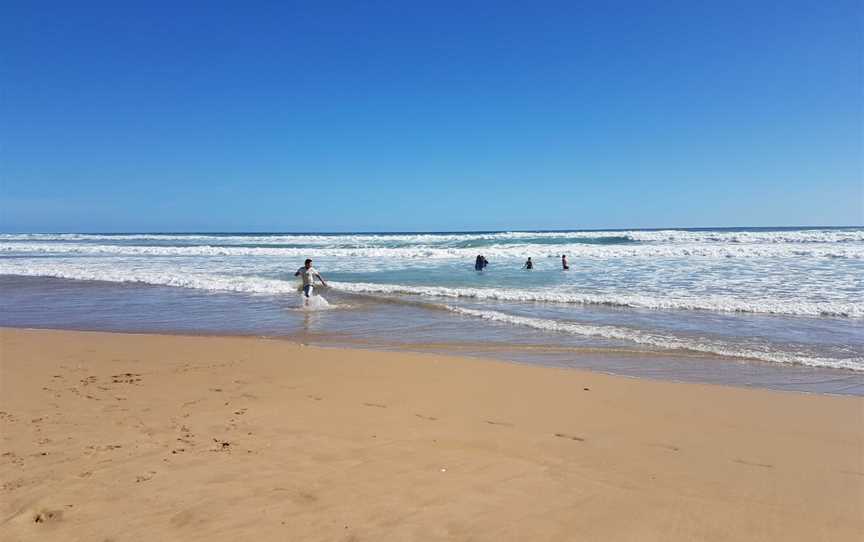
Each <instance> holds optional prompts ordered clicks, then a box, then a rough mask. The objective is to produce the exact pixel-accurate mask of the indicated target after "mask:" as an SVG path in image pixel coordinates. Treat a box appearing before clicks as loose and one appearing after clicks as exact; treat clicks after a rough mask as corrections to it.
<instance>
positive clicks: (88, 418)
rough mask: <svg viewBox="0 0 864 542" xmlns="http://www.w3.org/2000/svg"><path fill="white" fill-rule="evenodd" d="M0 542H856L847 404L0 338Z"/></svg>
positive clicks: (860, 448)
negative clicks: (818, 541)
mask: <svg viewBox="0 0 864 542" xmlns="http://www.w3.org/2000/svg"><path fill="white" fill-rule="evenodd" d="M0 355H2V373H0V377H2V381H0V386H2V387H0V392H2V393H0V431H2V442H0V454H2V457H0V479H2V490H0V495H2V502H0V539H2V540H4V541H19V540H21V541H26V540H64V541H66V540H69V541H72V540H87V541H105V540H115V541H123V540H207V541H216V540H232V541H233V540H301V541H307V540H358V541H359V540H378V541H380V540H495V541H499V540H530V541H536V540H603V541H609V540H633V541H648V540H663V541H668V540H807V541H812V540H831V541H836V540H862V539H864V464H862V463H864V399H862V398H857V397H828V396H815V395H803V394H792V393H780V392H771V391H763V390H749V389H736V388H727V387H721V386H702V385H693V384H678V383H666V382H652V381H643V380H635V379H628V378H620V377H611V376H605V375H600V374H594V373H587V372H580V371H575V370H559V369H549V368H539V367H528V366H519V365H512V364H506V363H497V362H491V361H480V360H474V359H458V358H448V357H442V356H433V355H410V354H401V353H378V352H370V351H351V350H336V349H333V350H330V349H318V348H310V347H304V346H302V345H297V344H292V343H287V342H283V341H276V340H266V339H252V338H214V337H179V336H157V335H124V334H105V333H85V332H60V331H25V330H9V329H6V330H2V331H0Z"/></svg>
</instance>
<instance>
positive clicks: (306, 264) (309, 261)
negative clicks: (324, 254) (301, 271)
mask: <svg viewBox="0 0 864 542" xmlns="http://www.w3.org/2000/svg"><path fill="white" fill-rule="evenodd" d="M303 265H305V266H306V269H309V268H310V267H312V260H311V258H306V261H305V262H303Z"/></svg>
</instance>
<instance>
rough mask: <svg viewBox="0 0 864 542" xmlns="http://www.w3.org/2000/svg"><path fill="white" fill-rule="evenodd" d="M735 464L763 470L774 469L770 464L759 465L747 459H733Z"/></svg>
mask: <svg viewBox="0 0 864 542" xmlns="http://www.w3.org/2000/svg"><path fill="white" fill-rule="evenodd" d="M732 461H734V462H735V463H740V464H742V465H748V466H750V467H761V468H763V469H773V468H774V465H769V464H768V463H757V462H755V461H747V460H746V459H739V458H736V459H733V460H732Z"/></svg>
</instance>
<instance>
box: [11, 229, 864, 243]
mask: <svg viewBox="0 0 864 542" xmlns="http://www.w3.org/2000/svg"><path fill="white" fill-rule="evenodd" d="M532 239H538V240H543V239H571V240H577V241H578V240H586V239H588V240H592V239H596V240H601V241H602V240H604V239H605V240H631V241H641V242H655V243H661V242H662V243H756V244H777V243H849V242H864V228H846V229H835V228H831V229H826V228H813V229H797V230H756V231H753V230H749V231H739V230H735V231H733V230H706V231H693V230H651V231H646V230H621V231H616V230H606V231H570V232H568V231H550V232H522V231H517V232H490V233H443V234H430V233H405V234H395V233H389V234H388V233H384V234H362V233H361V234H327V235H323V234H240V235H237V234H232V235H215V234H206V233H202V234H113V235H111V234H79V233H61V234H53V233H22V234H0V241H49V242H50V241H60V242H76V241H101V242H114V241H149V242H170V241H182V242H200V243H203V244H218V245H221V244H297V245H321V244H323V245H348V246H354V247H361V246H368V245H386V244H390V243H400V244H405V245H418V244H422V245H429V246H434V245H440V244H450V243H459V242H469V241H486V242H490V243H494V242H496V241H503V242H506V241H519V240H532Z"/></svg>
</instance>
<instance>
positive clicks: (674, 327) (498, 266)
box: [0, 228, 864, 393]
mask: <svg viewBox="0 0 864 542" xmlns="http://www.w3.org/2000/svg"><path fill="white" fill-rule="evenodd" d="M479 253H482V254H484V255H485V256H486V257H487V258H488V259H489V260H490V262H491V263H490V266H489V268H487V270H486V271H484V272H482V273H478V272H475V271H474V269H473V263H474V257H475V256H476V255H477V254H479ZM562 253H566V254H567V255H568V259H569V260H570V265H571V269H570V270H569V271H566V272H565V271H563V270H561V268H560V260H559V258H560V254H562ZM528 255H530V256H532V258H533V259H534V261H535V262H536V267H535V269H534V270H532V271H526V270H523V269H521V264H522V262H523V260H524V258H525V257H527V256H528ZM307 256H309V257H312V258H314V259H315V266H316V267H317V268H318V269H319V270H320V271H321V273H322V274H323V275H324V276H325V278H326V279H327V280H328V281H329V282H331V286H332V287H331V288H329V289H326V290H320V289H319V291H320V292H321V293H323V299H326V300H328V301H329V303H330V307H327V308H326V310H308V309H307V310H298V309H299V308H300V297H299V295H298V293H297V284H296V282H295V279H294V278H293V276H292V274H293V271H294V270H295V269H296V268H297V267H298V266H299V265H300V264H301V263H302V260H303V259H304V258H305V257H307ZM0 275H2V277H0V292H2V307H0V308H2V315H0V325H13V326H29V327H61V328H75V329H113V330H123V331H161V332H184V333H240V334H251V335H276V336H286V337H292V338H300V339H301V340H304V341H307V342H316V343H321V344H344V345H354V346H369V347H374V348H406V349H411V350H419V351H430V350H432V351H457V352H461V353H467V354H471V355H482V356H491V357H497V358H501V359H510V360H516V361H522V362H531V363H544V364H553V365H562V366H580V367H590V368H592V369H595V370H606V371H610V372H616V373H623V374H631V375H634V376H659V377H661V378H670V379H685V380H700V381H711V382H724V383H735V384H751V385H763V386H764V385H767V386H769V387H782V388H785V387H788V386H792V387H793V388H794V389H806V390H811V391H812V390H816V391H831V392H837V393H848V392H849V391H848V390H846V388H848V389H849V390H852V392H855V393H857V392H856V391H855V390H856V389H857V388H856V386H858V387H860V385H861V384H860V382H861V380H860V379H861V375H864V283H862V280H864V228H818V229H800V228H799V229H778V230H764V229H737V230H663V231H622V232H510V233H507V232H488V233H472V234H464V233H459V234H456V233H453V234H382V235H374V234H340V235H317V234H316V235H302V234H254V235H253V234H192V235H190V234H167V235H166V234H155V235H146V234H131V235H101V234H90V235H80V234H74V235H69V234H66V235H52V234H21V235H10V234H6V235H0ZM817 368H818V369H819V370H817ZM827 369H834V370H833V371H831V370H828V371H827V372H826V371H825V370H827ZM804 381H808V382H809V384H808V383H804V384H802V383H801V382H804ZM819 382H832V384H830V385H829V386H828V388H830V389H828V388H826V386H825V385H823V384H819ZM847 384H848V385H847ZM844 390H845V391H844Z"/></svg>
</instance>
